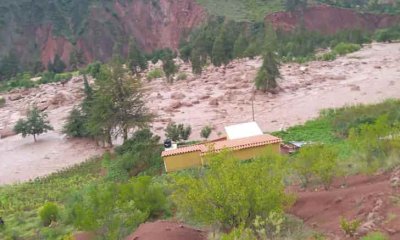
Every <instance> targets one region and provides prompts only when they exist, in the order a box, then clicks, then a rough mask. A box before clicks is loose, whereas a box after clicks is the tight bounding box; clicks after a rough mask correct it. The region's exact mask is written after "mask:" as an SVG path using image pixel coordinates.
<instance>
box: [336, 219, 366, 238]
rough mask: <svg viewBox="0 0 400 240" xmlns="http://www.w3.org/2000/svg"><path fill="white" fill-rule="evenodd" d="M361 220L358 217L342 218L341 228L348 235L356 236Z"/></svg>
mask: <svg viewBox="0 0 400 240" xmlns="http://www.w3.org/2000/svg"><path fill="white" fill-rule="evenodd" d="M360 224H361V221H360V220H358V219H354V220H347V219H346V218H343V217H341V218H340V228H341V229H342V231H343V232H344V233H345V234H346V236H350V237H354V235H355V234H356V231H357V229H358V227H359V226H360Z"/></svg>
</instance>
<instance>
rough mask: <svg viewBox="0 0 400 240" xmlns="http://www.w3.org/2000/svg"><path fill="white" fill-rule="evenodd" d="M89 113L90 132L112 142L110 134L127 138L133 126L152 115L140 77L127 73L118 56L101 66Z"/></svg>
mask: <svg viewBox="0 0 400 240" xmlns="http://www.w3.org/2000/svg"><path fill="white" fill-rule="evenodd" d="M95 84H96V88H95V90H94V92H93V99H92V100H91V101H90V110H89V113H88V129H89V132H90V133H91V134H92V135H93V136H99V137H100V139H101V140H103V141H106V142H107V143H108V144H110V145H112V136H118V135H122V137H123V139H124V141H126V140H127V139H128V133H129V130H130V129H132V128H136V127H138V128H142V127H146V126H147V124H148V122H149V121H151V119H152V114H150V113H149V111H148V109H147V108H146V106H145V104H144V101H143V94H142V90H141V83H140V80H139V79H137V78H134V77H132V76H131V75H129V71H128V70H127V69H125V68H124V67H123V65H122V63H121V61H119V60H118V59H115V60H113V61H112V62H111V63H110V64H109V65H103V66H102V67H101V69H100V73H99V76H98V79H97V80H96V82H95Z"/></svg>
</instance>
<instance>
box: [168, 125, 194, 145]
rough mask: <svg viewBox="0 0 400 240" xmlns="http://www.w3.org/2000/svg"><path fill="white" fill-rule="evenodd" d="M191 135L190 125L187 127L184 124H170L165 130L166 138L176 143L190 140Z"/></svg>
mask: <svg viewBox="0 0 400 240" xmlns="http://www.w3.org/2000/svg"><path fill="white" fill-rule="evenodd" d="M191 133H192V128H191V127H190V125H187V126H186V127H185V126H184V125H183V124H175V123H169V124H168V126H167V128H166V129H165V136H166V137H167V138H169V139H171V140H172V141H174V142H177V141H180V140H184V141H186V140H188V139H189V136H190V134H191Z"/></svg>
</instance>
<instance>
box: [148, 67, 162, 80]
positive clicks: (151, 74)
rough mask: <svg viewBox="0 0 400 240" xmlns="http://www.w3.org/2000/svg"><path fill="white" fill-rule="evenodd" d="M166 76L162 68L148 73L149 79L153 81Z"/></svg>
mask: <svg viewBox="0 0 400 240" xmlns="http://www.w3.org/2000/svg"><path fill="white" fill-rule="evenodd" d="M163 76H164V72H163V70H162V69H160V68H156V69H153V70H151V71H149V72H148V73H147V80H148V81H151V80H153V79H156V78H161V77H163Z"/></svg>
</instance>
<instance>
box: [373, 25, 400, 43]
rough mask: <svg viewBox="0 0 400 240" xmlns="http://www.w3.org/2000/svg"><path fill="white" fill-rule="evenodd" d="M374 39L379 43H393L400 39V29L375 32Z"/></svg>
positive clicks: (394, 28)
mask: <svg viewBox="0 0 400 240" xmlns="http://www.w3.org/2000/svg"><path fill="white" fill-rule="evenodd" d="M374 39H375V40H376V41H378V42H391V41H393V40H398V39H400V27H393V28H386V29H379V30H377V31H376V32H375V35H374Z"/></svg>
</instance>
